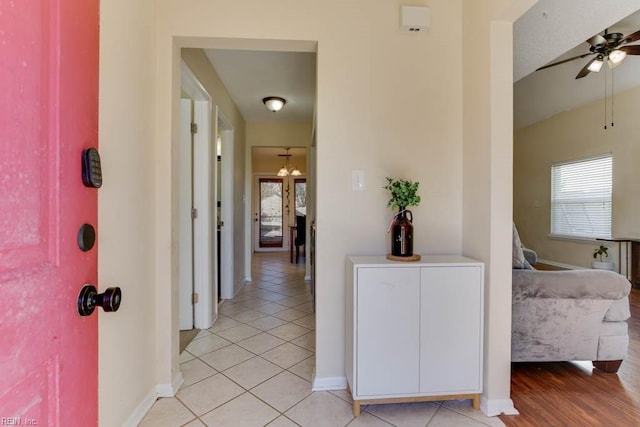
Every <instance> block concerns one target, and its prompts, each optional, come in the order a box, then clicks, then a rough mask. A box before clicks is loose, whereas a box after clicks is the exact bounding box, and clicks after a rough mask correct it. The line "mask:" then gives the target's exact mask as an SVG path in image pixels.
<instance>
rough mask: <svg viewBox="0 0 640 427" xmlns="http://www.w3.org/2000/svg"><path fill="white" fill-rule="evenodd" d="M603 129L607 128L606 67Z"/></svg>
mask: <svg viewBox="0 0 640 427" xmlns="http://www.w3.org/2000/svg"><path fill="white" fill-rule="evenodd" d="M604 129H605V130H607V69H606V68H605V69H604Z"/></svg>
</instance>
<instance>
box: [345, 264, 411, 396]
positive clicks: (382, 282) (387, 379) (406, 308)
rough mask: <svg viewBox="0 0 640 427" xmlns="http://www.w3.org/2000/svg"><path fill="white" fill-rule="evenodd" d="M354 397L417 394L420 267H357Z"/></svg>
mask: <svg viewBox="0 0 640 427" xmlns="http://www.w3.org/2000/svg"><path fill="white" fill-rule="evenodd" d="M357 274H358V279H357V280H358V285H357V286H358V290H357V295H358V296H357V302H356V305H357V307H356V310H357V338H356V340H357V350H356V351H357V356H356V360H357V372H356V394H357V395H358V396H375V395H393V394H403V393H417V392H418V390H419V375H418V372H419V369H420V355H419V352H420V344H419V339H420V269H419V268H373V267H372V268H359V269H358V273H357Z"/></svg>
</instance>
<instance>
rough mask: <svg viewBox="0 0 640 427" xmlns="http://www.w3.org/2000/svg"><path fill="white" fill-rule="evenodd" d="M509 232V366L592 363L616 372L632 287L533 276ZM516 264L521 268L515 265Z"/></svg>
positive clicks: (596, 277)
mask: <svg viewBox="0 0 640 427" xmlns="http://www.w3.org/2000/svg"><path fill="white" fill-rule="evenodd" d="M516 244H517V245H518V247H520V248H521V244H520V239H519V237H517V231H516V230H515V228H514V260H515V258H516V256H517V257H518V258H519V259H518V260H516V261H514V266H516V265H520V267H519V268H514V269H513V301H512V302H513V318H512V335H511V360H512V361H513V362H556V361H570V360H591V361H593V364H594V366H595V367H596V368H598V369H600V370H603V371H605V372H617V370H618V367H619V366H620V364H621V363H622V361H623V359H624V358H625V357H626V355H627V348H628V345H629V335H628V330H627V322H626V320H627V319H628V318H629V317H630V311H629V292H630V290H631V284H630V283H629V281H628V280H627V279H626V278H625V277H623V276H622V275H620V274H618V273H615V272H612V271H605V270H563V271H541V270H536V269H535V268H534V267H532V266H531V264H535V262H536V261H535V252H533V251H529V253H528V254H527V259H531V260H532V261H533V263H531V261H528V260H527V259H525V258H524V253H525V252H527V251H522V255H520V254H519V253H518V254H517V255H516V253H517V252H518V251H517V249H516ZM518 261H520V262H518Z"/></svg>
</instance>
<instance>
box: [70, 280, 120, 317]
mask: <svg viewBox="0 0 640 427" xmlns="http://www.w3.org/2000/svg"><path fill="white" fill-rule="evenodd" d="M121 300H122V291H121V290H120V288H118V287H112V288H107V289H106V290H105V291H104V292H103V293H101V294H99V293H98V290H97V289H96V287H95V286H93V285H84V286H83V287H82V289H81V290H80V294H79V295H78V314H79V315H80V316H89V315H90V314H91V313H93V311H94V310H95V309H96V307H97V306H100V307H102V309H103V310H104V311H107V312H108V311H118V309H119V308H120V301H121Z"/></svg>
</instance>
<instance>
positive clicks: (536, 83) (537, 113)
mask: <svg viewBox="0 0 640 427" xmlns="http://www.w3.org/2000/svg"><path fill="white" fill-rule="evenodd" d="M638 9H640V1H638V0H632V1H627V0H615V1H613V0H609V1H607V0H586V1H585V0H582V1H578V0H563V1H559V0H540V1H539V2H538V3H536V5H534V6H533V7H532V8H531V9H530V10H529V11H528V12H527V13H526V14H525V15H523V16H522V17H521V18H520V19H519V20H518V21H517V22H516V23H515V25H514V80H515V81H516V83H515V84H514V128H515V129H519V128H522V127H524V126H528V125H530V124H533V123H536V122H538V121H540V120H544V119H547V118H549V117H551V116H553V115H555V114H558V113H560V112H563V111H568V110H571V109H573V108H576V107H579V106H581V105H585V104H588V103H590V102H593V101H596V100H598V99H601V98H603V97H604V92H605V78H606V79H607V82H608V83H607V84H608V86H607V92H608V93H609V94H610V93H611V71H610V70H608V69H607V67H606V65H605V66H604V67H603V69H602V71H600V72H599V73H590V74H589V75H588V76H586V77H584V78H582V79H579V80H576V79H575V76H576V74H578V72H579V71H580V69H582V67H584V65H585V64H586V63H587V61H588V60H589V59H590V58H591V57H587V58H584V59H576V60H574V61H570V62H568V63H565V64H562V65H558V66H555V67H552V68H548V69H545V70H541V71H537V72H535V69H536V68H538V67H540V66H542V65H545V64H547V63H550V62H555V61H556V60H561V59H565V58H570V57H571V56H577V55H580V54H583V53H587V52H589V45H588V44H587V43H586V42H585V40H587V39H588V38H590V37H592V36H593V35H595V34H598V33H602V31H603V30H604V29H605V28H608V29H609V31H610V32H616V31H617V32H621V33H623V34H624V35H627V34H629V33H632V32H635V31H637V30H640V13H638V12H637V10H638ZM634 12H635V13H634ZM628 15H629V16H628ZM635 44H637V43H635ZM614 77H615V79H614V81H615V85H614V88H615V91H616V92H619V91H622V90H625V89H629V88H631V87H634V86H637V85H639V84H640V56H628V57H627V58H626V59H625V61H624V63H623V64H621V65H620V66H619V67H617V68H616V69H615V74H614Z"/></svg>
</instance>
